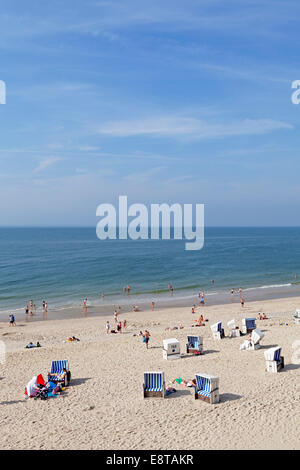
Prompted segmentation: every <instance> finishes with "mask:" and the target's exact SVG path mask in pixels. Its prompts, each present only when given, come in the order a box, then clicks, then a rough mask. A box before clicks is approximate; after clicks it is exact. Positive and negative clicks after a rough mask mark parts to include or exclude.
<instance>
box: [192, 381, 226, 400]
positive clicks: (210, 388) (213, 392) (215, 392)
mask: <svg viewBox="0 0 300 470" xmlns="http://www.w3.org/2000/svg"><path fill="white" fill-rule="evenodd" d="M195 377H196V387H195V400H197V399H200V400H203V401H206V402H207V403H211V404H213V403H219V401H220V397H219V377H214V376H213V375H208V374H195Z"/></svg>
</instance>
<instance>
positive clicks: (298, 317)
mask: <svg viewBox="0 0 300 470" xmlns="http://www.w3.org/2000/svg"><path fill="white" fill-rule="evenodd" d="M294 323H296V325H300V309H299V308H297V310H296V312H295V315H294Z"/></svg>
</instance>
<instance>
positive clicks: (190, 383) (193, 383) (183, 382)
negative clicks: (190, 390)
mask: <svg viewBox="0 0 300 470" xmlns="http://www.w3.org/2000/svg"><path fill="white" fill-rule="evenodd" d="M174 383H178V384H179V385H181V386H182V387H185V388H186V387H196V379H191V380H185V379H183V378H182V377H178V378H177V379H173V380H172V384H174Z"/></svg>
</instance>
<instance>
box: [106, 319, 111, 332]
mask: <svg viewBox="0 0 300 470" xmlns="http://www.w3.org/2000/svg"><path fill="white" fill-rule="evenodd" d="M108 333H110V323H109V321H108V320H107V322H106V334H108Z"/></svg>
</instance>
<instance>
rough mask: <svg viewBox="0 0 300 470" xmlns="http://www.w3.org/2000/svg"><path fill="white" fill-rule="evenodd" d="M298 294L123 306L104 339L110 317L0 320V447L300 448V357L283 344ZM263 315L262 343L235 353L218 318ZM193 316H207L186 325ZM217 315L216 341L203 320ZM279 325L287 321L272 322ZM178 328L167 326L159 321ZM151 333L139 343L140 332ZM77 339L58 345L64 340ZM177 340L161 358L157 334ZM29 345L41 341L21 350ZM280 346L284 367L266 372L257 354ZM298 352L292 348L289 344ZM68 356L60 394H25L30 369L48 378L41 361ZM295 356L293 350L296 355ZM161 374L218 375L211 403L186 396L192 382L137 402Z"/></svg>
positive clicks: (291, 337)
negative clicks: (193, 344) (189, 347)
mask: <svg viewBox="0 0 300 470" xmlns="http://www.w3.org/2000/svg"><path fill="white" fill-rule="evenodd" d="M297 307H298V308H300V298H288V299H276V300H267V301H257V302H247V303H246V305H245V307H244V308H242V307H241V306H240V304H239V303H237V302H235V303H233V304H226V305H217V306H209V305H206V306H205V307H202V308H200V307H199V308H198V309H197V313H196V314H195V315H193V314H191V308H190V307H178V308H173V307H172V308H168V309H162V310H160V311H159V310H155V311H154V312H152V311H145V312H138V313H134V312H130V313H122V314H120V316H119V318H120V319H121V320H123V319H124V318H126V320H127V323H128V328H127V331H126V332H124V333H122V334H115V335H114V334H110V335H107V334H106V331H105V324H106V321H107V319H109V320H110V323H111V325H112V327H113V325H114V321H113V314H112V313H113V312H112V313H111V314H110V315H109V316H101V317H90V318H89V317H87V318H77V319H65V320H51V319H50V318H51V315H50V314H48V320H47V321H39V322H32V323H31V322H25V321H21V319H20V318H21V317H20V318H18V317H17V326H16V327H15V328H13V327H9V326H8V323H1V324H0V340H1V341H3V342H4V343H5V345H6V350H7V353H6V360H5V362H4V363H3V364H0V425H1V435H0V448H1V449H113V450H118V449H153V450H162V449H164V450H178V449H182V450H185V449H190V450H193V449H299V448H300V420H299V417H300V413H299V411H300V400H299V398H300V394H299V391H300V380H299V378H300V364H296V363H295V362H297V360H295V357H294V358H292V356H293V354H294V356H296V354H295V351H296V350H295V349H293V343H294V342H295V341H296V340H300V325H295V324H293V321H292V314H293V313H294V312H295V309H296V308H297ZM259 311H263V312H265V313H266V314H267V316H270V317H271V319H269V320H264V321H259V320H257V323H256V324H257V328H259V329H261V330H262V331H263V332H264V333H265V337H264V338H263V339H262V341H261V345H262V348H261V349H258V350H256V351H240V350H239V347H240V344H241V343H242V342H243V341H244V337H240V338H229V337H228V334H229V332H228V329H227V321H229V320H231V319H232V318H234V319H235V320H236V323H237V324H238V325H241V319H242V318H243V317H252V316H254V317H257V313H258V312H259ZM199 312H201V313H203V315H204V317H205V318H209V322H208V323H206V326H205V327H200V328H192V327H191V325H192V324H193V320H194V319H196V318H198V316H199ZM220 320H221V321H222V322H223V327H224V329H225V334H226V335H227V337H226V338H225V339H222V340H221V341H215V340H213V339H212V335H211V330H210V325H211V324H212V323H214V322H216V321H220ZM280 322H283V323H285V322H287V323H288V325H287V326H285V325H281V326H280V325H279V323H280ZM180 323H182V324H183V325H184V329H182V330H175V331H166V330H165V329H166V328H167V327H169V326H170V327H173V326H179V324H180ZM145 329H148V330H149V331H150V334H151V339H150V343H149V350H146V348H145V344H143V343H142V340H141V338H138V337H137V336H133V334H135V333H138V332H139V330H145ZM188 334H199V335H201V336H203V338H204V340H203V342H204V351H205V354H204V355H203V356H200V357H195V356H186V355H185V344H186V337H187V335H188ZM73 335H74V336H76V337H79V338H80V340H81V341H80V342H78V343H76V342H75V343H64V342H63V341H64V340H66V338H67V337H69V336H73ZM172 337H175V338H177V339H179V340H180V343H181V353H183V357H182V358H181V359H179V360H174V361H166V360H163V358H162V340H163V339H164V338H172ZM30 341H32V342H34V343H36V341H40V342H41V344H42V348H39V349H30V350H27V349H24V347H25V345H26V344H28V343H29V342H30ZM275 345H280V346H281V347H282V355H283V356H284V361H285V364H286V366H285V368H284V369H283V370H282V371H280V372H279V373H278V374H272V373H267V372H266V371H265V359H264V351H265V350H266V349H267V348H268V347H271V346H275ZM298 349H299V345H298ZM59 359H68V360H69V362H70V370H71V373H72V380H71V384H70V386H69V387H68V388H67V389H66V391H65V392H64V394H63V395H62V396H60V397H57V398H50V399H49V400H47V401H41V400H33V399H29V400H25V399H24V388H25V386H26V384H27V382H28V381H29V380H30V379H31V378H32V376H34V375H37V374H39V373H42V374H43V376H44V378H46V377H47V371H48V370H49V368H50V365H51V361H52V360H59ZM298 362H299V363H300V353H298ZM149 370H162V371H164V372H165V379H166V384H167V385H168V382H169V381H170V380H171V379H173V378H175V377H178V376H180V377H183V378H188V379H190V378H193V377H194V374H195V373H201V372H205V373H208V374H212V375H216V376H218V377H219V379H220V403H218V404H215V405H210V404H207V403H205V402H203V401H201V400H197V401H195V399H194V395H193V390H191V389H184V388H180V386H179V385H176V388H177V390H178V391H177V392H176V393H174V394H172V395H170V396H169V397H166V398H165V399H161V398H152V399H150V398H149V399H145V400H144V399H143V393H142V383H143V372H144V371H149Z"/></svg>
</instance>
